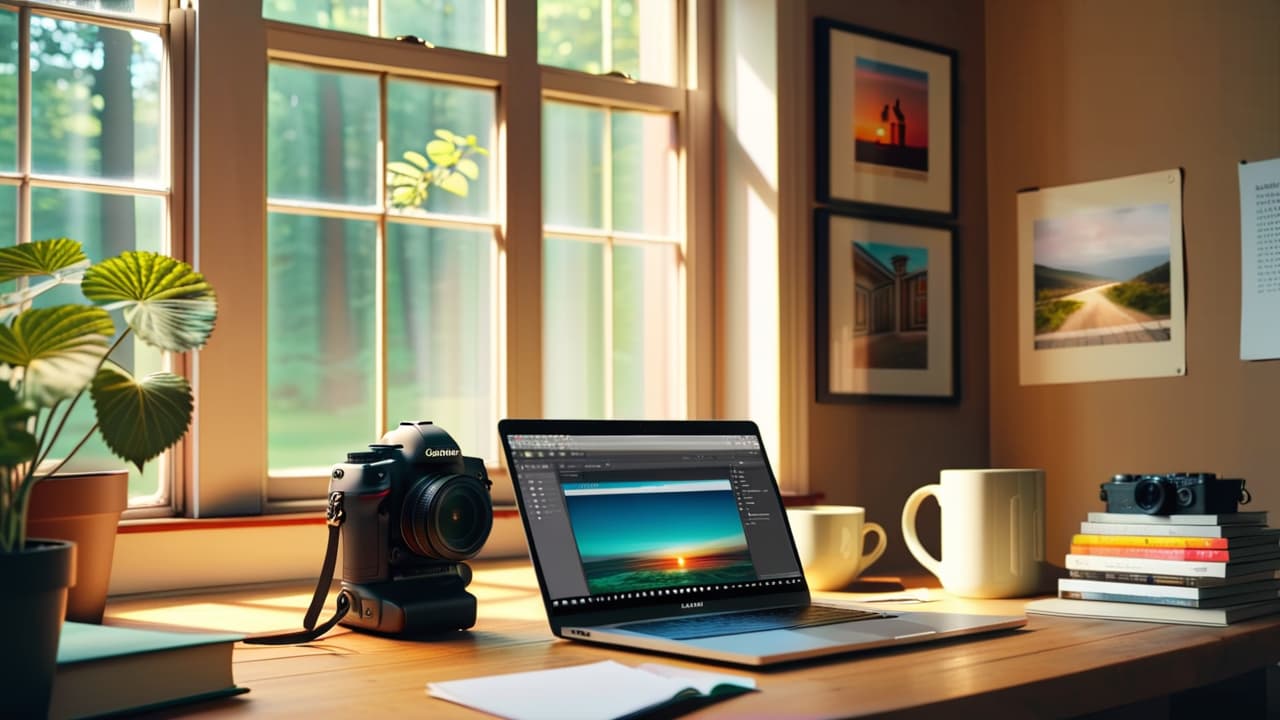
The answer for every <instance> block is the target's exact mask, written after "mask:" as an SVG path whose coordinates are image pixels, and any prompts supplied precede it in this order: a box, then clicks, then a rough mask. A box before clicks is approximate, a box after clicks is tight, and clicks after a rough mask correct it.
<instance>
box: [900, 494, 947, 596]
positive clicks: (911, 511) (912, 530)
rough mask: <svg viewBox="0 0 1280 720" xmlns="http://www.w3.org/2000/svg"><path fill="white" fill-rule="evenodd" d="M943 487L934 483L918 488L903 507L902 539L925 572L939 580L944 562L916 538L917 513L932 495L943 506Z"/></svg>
mask: <svg viewBox="0 0 1280 720" xmlns="http://www.w3.org/2000/svg"><path fill="white" fill-rule="evenodd" d="M941 493H942V486H941V485H939V484H937V483H934V484H932V485H925V486H924V487H920V488H916V491H915V492H913V493H911V495H910V497H908V498H907V504H906V505H904V506H902V539H903V540H905V541H906V543H907V550H909V551H910V552H911V555H912V557H914V558H915V559H916V560H917V561H918V562H919V563H920V564H921V565H923V566H924V569H925V570H928V571H929V572H931V573H933V574H934V575H935V576H937V577H938V578H939V579H941V578H942V562H941V561H940V560H938V559H937V558H935V557H934V556H933V555H930V554H929V551H928V550H925V549H924V546H923V545H921V544H920V538H918V537H916V511H917V510H919V509H920V503H922V502H924V499H925V498H926V497H928V496H930V495H932V496H934V497H935V498H937V500H938V505H939V506H941V505H942V495H941Z"/></svg>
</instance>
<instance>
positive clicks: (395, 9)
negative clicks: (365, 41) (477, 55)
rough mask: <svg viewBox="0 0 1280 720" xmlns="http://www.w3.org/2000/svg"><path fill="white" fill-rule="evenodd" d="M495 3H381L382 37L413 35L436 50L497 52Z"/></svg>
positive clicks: (469, 0) (461, 0)
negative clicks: (495, 47) (438, 48)
mask: <svg viewBox="0 0 1280 720" xmlns="http://www.w3.org/2000/svg"><path fill="white" fill-rule="evenodd" d="M493 14H494V3H493V1H492V0H382V33H381V34H382V36H383V37H398V36H400V35H414V36H416V37H419V38H422V39H423V40H426V41H427V42H429V43H431V44H432V45H435V46H436V47H447V48H454V49H457V50H470V51H472V52H483V53H493V52H494V35H495V32H494V31H493V27H494V21H493Z"/></svg>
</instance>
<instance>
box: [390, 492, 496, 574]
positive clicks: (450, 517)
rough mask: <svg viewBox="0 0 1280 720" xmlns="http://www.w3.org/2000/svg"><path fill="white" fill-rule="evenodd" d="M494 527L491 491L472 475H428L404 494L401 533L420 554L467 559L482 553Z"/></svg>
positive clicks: (431, 556) (446, 558)
mask: <svg viewBox="0 0 1280 720" xmlns="http://www.w3.org/2000/svg"><path fill="white" fill-rule="evenodd" d="M492 529H493V502H492V500H491V499H490V497H489V490H488V488H486V487H485V486H484V484H483V483H482V482H481V481H480V480H478V479H476V478H474V477H472V476H470V475H460V474H441V475H426V476H424V477H422V478H419V479H418V480H417V481H416V482H415V483H413V486H412V487H411V488H410V489H409V491H408V492H407V493H406V494H405V499H404V507H403V510H402V512H401V515H400V535H401V537H402V538H403V539H404V542H405V544H406V545H408V547H409V549H410V550H412V551H413V552H415V553H417V554H419V555H422V556H425V557H429V558H437V559H440V560H450V561H459V560H466V559H468V558H471V557H474V556H475V554H476V553H478V552H480V548H481V547H483V546H484V542H485V540H487V539H488V538H489V532H490V531H491V530H492Z"/></svg>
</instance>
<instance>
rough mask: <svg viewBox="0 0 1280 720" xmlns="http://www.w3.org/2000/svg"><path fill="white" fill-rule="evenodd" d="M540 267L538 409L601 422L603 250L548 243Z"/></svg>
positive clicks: (583, 244)
mask: <svg viewBox="0 0 1280 720" xmlns="http://www.w3.org/2000/svg"><path fill="white" fill-rule="evenodd" d="M542 247H543V252H542V263H543V281H542V288H543V289H542V408H543V412H544V413H545V415H546V416H547V417H563V418H595V417H606V416H607V411H608V405H607V402H606V398H605V386H606V382H605V362H606V361H607V360H606V357H605V330H606V327H605V308H604V305H603V303H602V302H601V299H602V298H603V297H604V245H602V244H600V243H592V242H578V241H574V240H568V239H563V238H555V237H548V238H546V239H545V241H544V242H543V246H542Z"/></svg>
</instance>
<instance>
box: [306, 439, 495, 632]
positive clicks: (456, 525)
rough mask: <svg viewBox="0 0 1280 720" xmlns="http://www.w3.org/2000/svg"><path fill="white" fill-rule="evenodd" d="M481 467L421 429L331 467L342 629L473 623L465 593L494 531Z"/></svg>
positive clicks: (427, 628) (435, 628)
mask: <svg viewBox="0 0 1280 720" xmlns="http://www.w3.org/2000/svg"><path fill="white" fill-rule="evenodd" d="M491 485H492V483H491V482H490V480H489V478H488V476H487V474H486V473H485V468H484V461H483V460H482V459H480V458H473V457H466V456H464V455H463V454H462V451H461V450H460V449H459V448H458V444H457V443H456V442H454V440H453V438H452V437H450V436H449V434H448V433H447V432H445V431H444V430H442V429H440V428H439V427H437V426H436V425H433V424H432V423H430V422H403V423H400V425H399V427H397V428H395V429H394V430H391V431H390V432H388V433H387V434H385V435H383V436H382V439H381V441H380V442H379V443H376V444H372V445H370V446H369V447H368V449H367V450H359V451H356V452H351V453H348V454H347V459H346V462H342V463H338V464H337V465H334V466H333V469H332V471H331V472H330V476H329V494H330V497H331V498H332V497H333V496H334V494H335V493H341V499H342V512H343V516H344V519H343V522H342V525H341V532H342V588H343V592H344V593H345V594H346V595H347V597H348V598H349V600H350V601H351V610H350V611H349V612H348V613H347V614H346V616H345V617H344V618H343V619H342V624H343V625H348V626H350V627H354V628H359V629H361V630H368V631H371V632H376V633H383V634H394V635H400V634H405V635H408V634H422V633H433V632H443V631H447V630H461V629H466V628H469V627H471V626H472V625H474V624H475V621H476V599H475V596H473V595H472V594H471V593H469V592H467V591H466V586H467V584H468V583H470V581H471V568H470V567H469V566H467V564H466V563H464V562H462V561H463V560H466V559H468V558H471V557H474V556H475V555H476V553H478V552H480V549H481V547H483V545H484V542H485V540H487V539H488V537H489V531H490V530H491V529H492V527H493V503H492V500H491V499H490V496H489V488H490V486H491Z"/></svg>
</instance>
